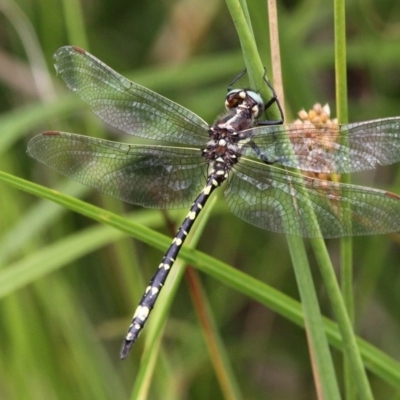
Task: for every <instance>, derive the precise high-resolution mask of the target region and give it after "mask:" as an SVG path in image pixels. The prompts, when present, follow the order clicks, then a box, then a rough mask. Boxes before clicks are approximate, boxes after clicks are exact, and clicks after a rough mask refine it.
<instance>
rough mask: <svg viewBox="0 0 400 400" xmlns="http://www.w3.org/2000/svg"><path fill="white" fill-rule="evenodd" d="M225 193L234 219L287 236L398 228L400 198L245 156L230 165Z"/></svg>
mask: <svg viewBox="0 0 400 400" xmlns="http://www.w3.org/2000/svg"><path fill="white" fill-rule="evenodd" d="M225 196H226V201H227V204H228V206H229V208H230V210H231V211H232V212H233V213H234V214H236V215H237V216H238V217H240V218H242V219H243V220H245V221H247V222H249V223H250V224H252V225H255V226H258V227H260V228H263V229H267V230H270V231H274V232H280V233H286V234H288V235H294V236H303V237H321V236H322V237H326V238H332V237H341V236H354V235H375V234H381V233H388V232H395V231H398V230H399V227H400V196H397V195H395V194H393V193H390V192H385V191H381V190H377V189H371V188H364V187H362V186H354V185H348V184H339V183H333V182H328V181H323V180H319V179H314V178H309V177H305V176H302V175H298V174H296V173H293V172H290V171H285V170H283V169H281V168H277V167H274V166H268V165H265V164H263V163H260V162H257V161H252V160H249V159H246V158H245V157H243V158H242V159H241V162H240V163H238V164H236V165H235V166H234V168H233V169H232V175H231V177H230V180H229V183H228V186H227V188H226V190H225ZM313 215H315V218H316V220H317V222H318V225H319V228H320V231H319V230H318V226H316V225H315V223H314V221H315V218H314V217H313Z"/></svg>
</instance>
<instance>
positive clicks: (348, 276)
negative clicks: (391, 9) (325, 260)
mask: <svg viewBox="0 0 400 400" xmlns="http://www.w3.org/2000/svg"><path fill="white" fill-rule="evenodd" d="M334 29H335V85H336V109H337V113H336V114H337V118H338V120H339V122H340V123H345V122H348V112H347V110H348V106H347V77H346V65H347V60H346V15H345V2H344V1H343V0H334ZM350 180H351V179H350V175H349V174H343V175H342V181H343V182H344V183H350ZM352 242H353V241H352V239H351V237H348V238H342V239H341V243H340V250H341V258H340V265H341V268H340V276H341V287H342V295H343V299H344V303H345V305H346V308H347V313H348V315H349V319H350V323H351V324H352V326H353V327H354V302H353V298H354V293H353V266H352V256H353V251H352V249H353V246H352ZM343 364H344V368H343V374H344V379H343V381H344V385H345V393H346V398H347V399H349V400H352V399H356V393H355V388H354V380H353V379H352V373H351V371H350V360H349V358H348V356H347V354H346V353H344V358H343Z"/></svg>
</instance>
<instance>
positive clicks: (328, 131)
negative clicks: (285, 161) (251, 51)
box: [291, 103, 340, 182]
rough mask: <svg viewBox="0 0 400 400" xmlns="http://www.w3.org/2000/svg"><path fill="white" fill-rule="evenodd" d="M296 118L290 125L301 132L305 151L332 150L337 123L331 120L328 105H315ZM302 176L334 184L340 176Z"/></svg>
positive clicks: (337, 132) (337, 129)
mask: <svg viewBox="0 0 400 400" xmlns="http://www.w3.org/2000/svg"><path fill="white" fill-rule="evenodd" d="M298 117H299V118H298V119H296V120H295V121H294V122H293V123H292V124H291V125H292V127H298V128H299V131H301V136H302V140H303V143H307V146H308V147H307V151H308V152H309V153H312V152H313V151H314V147H315V148H317V147H323V148H325V149H331V148H332V145H331V144H332V142H336V141H337V139H338V135H339V123H338V120H337V118H334V119H331V109H330V107H329V105H328V104H325V105H324V106H322V105H321V104H320V103H316V104H314V106H313V108H312V109H310V110H309V111H308V112H307V111H306V110H304V109H303V110H301V111H299V112H298ZM307 128H308V129H307ZM295 136H296V135H294V137H295ZM304 141H305V142H304ZM316 144H318V146H316ZM296 147H297V146H296V144H294V148H295V149H296ZM303 150H304V147H303ZM327 168H328V169H333V168H334V167H333V166H332V167H330V166H328V165H327ZM304 174H305V175H306V176H310V177H314V178H318V179H323V180H330V181H334V182H337V181H339V179H340V176H339V175H337V174H332V173H325V172H304Z"/></svg>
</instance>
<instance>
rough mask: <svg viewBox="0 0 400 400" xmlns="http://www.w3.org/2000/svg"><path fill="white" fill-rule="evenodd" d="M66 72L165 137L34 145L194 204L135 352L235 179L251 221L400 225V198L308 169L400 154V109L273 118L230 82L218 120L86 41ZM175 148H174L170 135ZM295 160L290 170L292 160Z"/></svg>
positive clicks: (107, 106) (42, 152)
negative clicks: (118, 68) (201, 226)
mask: <svg viewBox="0 0 400 400" xmlns="http://www.w3.org/2000/svg"><path fill="white" fill-rule="evenodd" d="M54 59H55V68H56V71H57V73H58V74H59V75H60V76H61V78H62V79H63V80H64V81H65V83H66V84H67V86H68V87H69V88H70V89H71V90H72V91H73V92H75V93H76V94H77V95H78V96H79V97H80V98H81V99H82V100H83V101H84V102H86V103H88V105H89V106H90V108H91V110H92V111H93V112H94V113H95V114H96V115H97V116H98V117H100V119H102V120H103V121H104V122H106V123H107V124H109V125H111V126H112V127H114V128H117V129H119V130H120V131H122V132H125V133H127V134H130V135H134V136H136V137H140V138H145V139H150V140H153V141H154V144H151V145H144V144H127V143H126V144H125V143H119V142H115V141H109V140H103V139H98V138H94V137H88V136H82V135H78V134H74V133H66V132H56V131H49V132H43V133H41V134H39V135H37V136H35V137H33V138H32V139H31V140H30V142H29V143H28V148H27V153H28V154H29V155H30V156H31V157H33V158H35V159H36V160H38V161H40V162H42V163H44V164H45V165H47V166H49V167H51V168H53V169H54V170H56V171H58V172H59V173H61V174H63V175H65V176H67V177H69V178H72V179H75V180H76V181H79V182H81V183H82V184H85V185H87V186H90V187H93V188H96V189H97V190H99V191H100V192H102V193H105V194H108V195H111V196H113V197H116V198H118V199H121V200H123V201H126V202H129V203H133V204H137V205H140V206H143V207H150V208H159V209H171V208H183V207H188V208H189V212H188V214H187V216H186V218H185V219H184V221H183V222H182V225H181V226H180V228H179V229H178V231H177V233H176V236H175V237H174V238H173V241H172V243H171V245H170V247H169V248H168V249H167V251H166V252H165V254H164V256H163V258H162V261H161V263H160V264H159V266H158V268H157V270H156V272H155V274H154V276H153V278H152V279H151V281H150V283H149V285H148V287H147V288H146V290H145V293H144V294H143V296H142V298H141V300H140V302H139V305H138V307H137V309H136V311H135V313H134V316H133V319H132V322H131V324H130V326H129V329H128V332H127V334H126V336H125V338H124V341H123V345H122V349H121V352H120V357H121V358H122V359H123V358H126V357H127V356H128V354H129V352H130V350H131V348H132V346H133V344H134V342H135V341H136V339H137V337H138V335H139V333H140V332H141V331H142V329H143V326H144V324H145V323H146V321H147V320H148V317H149V314H150V312H151V310H152V309H153V307H154V305H155V303H156V300H157V298H158V295H159V293H160V290H161V289H162V287H163V285H164V283H165V281H166V279H167V277H168V274H169V271H170V270H171V268H172V266H173V264H174V261H175V260H176V258H177V257H178V254H179V251H180V249H181V247H182V244H183V243H184V241H185V239H186V237H187V235H188V234H189V232H190V230H191V228H192V227H193V224H194V223H195V220H196V218H197V216H198V215H199V213H200V212H201V210H202V209H203V207H204V205H205V204H206V202H207V200H208V198H209V197H210V195H211V194H212V193H213V191H214V190H215V189H217V188H219V187H220V186H222V185H224V190H225V191H224V194H225V199H226V203H227V205H228V208H229V209H230V210H231V212H232V213H233V214H235V215H236V216H238V217H240V218H242V219H243V220H245V221H246V222H248V223H250V224H253V225H255V226H257V227H260V228H262V229H266V230H269V231H273V232H279V233H284V234H287V235H296V236H302V237H306V238H313V237H324V238H335V237H343V236H353V235H375V234H383V233H388V232H396V231H398V230H400V196H398V195H396V194H394V193H390V192H387V191H383V190H378V189H373V188H368V187H362V186H355V185H350V184H345V183H339V182H332V181H327V180H322V179H318V178H317V177H315V176H307V175H304V174H303V173H302V171H306V172H307V171H308V172H314V173H339V174H340V173H347V172H356V171H363V170H370V169H373V168H375V167H376V166H378V165H387V164H391V163H394V162H397V161H399V160H400V117H394V118H385V119H376V120H372V121H366V122H358V123H350V124H343V125H339V124H337V125H334V126H331V127H329V129H325V130H324V131H323V132H322V130H321V127H319V126H310V125H309V124H308V125H307V124H306V125H304V126H303V125H298V124H287V125H284V124H283V114H282V112H281V117H282V120H278V121H270V120H268V119H265V120H262V116H263V115H264V112H265V111H266V109H267V108H269V107H270V106H272V105H273V104H277V105H278V107H279V109H280V106H279V101H278V99H277V96H276V94H275V92H274V91H273V88H272V86H271V85H270V84H269V82H268V81H267V80H266V79H265V78H264V80H265V81H266V82H267V84H268V86H269V87H270V89H271V91H272V93H273V96H272V97H271V99H270V100H269V101H267V102H264V101H263V99H262V98H261V96H260V95H259V93H258V92H256V91H253V90H250V89H232V87H231V85H230V87H229V88H228V94H227V95H226V99H225V106H226V109H227V112H226V115H224V116H223V117H221V118H218V119H217V121H216V122H215V123H214V124H212V125H209V124H208V123H207V122H205V121H204V120H203V119H202V118H200V117H199V116H197V115H196V114H194V113H193V112H191V111H189V110H188V109H186V108H184V107H182V106H181V105H179V104H177V103H175V102H173V101H171V100H169V99H167V98H165V97H163V96H161V95H160V94H157V93H155V92H153V91H151V90H149V89H147V88H145V87H143V86H141V85H139V84H137V83H134V82H131V81H129V80H128V79H126V78H124V77H123V76H121V75H120V74H118V73H117V72H115V71H114V70H112V69H111V68H110V67H108V66H107V65H106V64H104V63H103V62H101V61H100V60H98V59H97V58H95V57H94V56H93V55H91V54H89V53H88V52H86V51H85V50H83V49H81V48H79V47H75V46H66V47H62V48H60V49H59V50H57V52H56V53H55V55H54ZM165 143H167V144H170V145H167V144H165ZM287 167H288V168H287Z"/></svg>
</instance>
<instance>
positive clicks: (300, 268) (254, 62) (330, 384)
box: [227, 0, 340, 399]
mask: <svg viewBox="0 0 400 400" xmlns="http://www.w3.org/2000/svg"><path fill="white" fill-rule="evenodd" d="M227 4H228V7H229V9H230V12H231V15H232V19H233V21H234V23H235V26H236V29H237V32H238V35H239V38H240V43H241V47H242V51H243V56H244V59H245V63H246V67H247V71H248V74H249V79H250V82H251V83H252V84H254V85H255V86H254V87H257V88H260V94H261V95H262V96H264V98H270V97H271V95H270V96H269V97H265V95H266V94H267V95H268V93H265V92H266V91H267V87H266V85H265V84H264V85H262V86H260V85H257V82H260V84H261V81H262V77H263V76H264V71H263V67H262V62H261V60H260V57H259V55H258V51H257V47H256V44H255V41H254V37H253V35H252V33H251V31H250V29H249V23H247V21H246V18H245V15H244V13H243V9H242V7H241V5H240V3H239V1H238V0H227ZM257 77H259V79H256V78H257ZM268 91H269V90H268ZM263 92H264V93H263ZM273 111H274V112H275V113H276V115H275V116H273V118H274V119H279V117H278V114H277V108H276V109H274V110H273ZM271 114H272V112H271ZM270 118H271V117H270ZM293 209H295V208H293ZM296 220H297V219H296V217H295V216H293V221H296ZM315 223H317V221H315ZM287 242H288V246H289V250H290V254H291V258H292V263H293V267H294V271H295V274H296V279H297V282H298V288H299V291H300V297H301V299H302V305H303V310H304V317H305V326H306V333H307V338H308V343H309V347H310V357H311V361H312V365H313V371H314V378H315V385H316V388H317V392H318V396H319V398H325V399H328V398H329V399H340V391H339V387H338V384H337V380H336V374H335V369H334V366H333V362H332V357H331V354H330V351H329V345H328V340H327V337H326V335H325V332H324V330H323V328H322V316H321V312H320V308H319V304H318V300H317V295H316V292H315V288H314V285H313V280H312V276H311V271H310V266H309V263H308V260H307V256H306V251H305V247H304V242H303V240H302V239H301V238H300V237H294V236H288V237H287Z"/></svg>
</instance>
